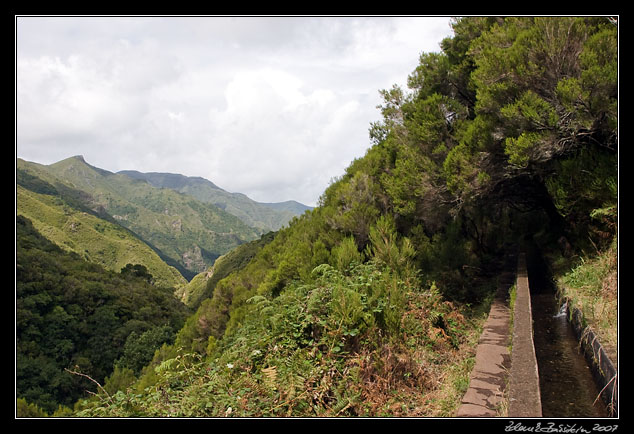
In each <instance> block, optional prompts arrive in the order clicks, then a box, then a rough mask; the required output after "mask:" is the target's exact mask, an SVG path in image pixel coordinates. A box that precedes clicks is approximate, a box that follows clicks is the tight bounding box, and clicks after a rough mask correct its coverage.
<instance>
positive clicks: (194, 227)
mask: <svg viewBox="0 0 634 434" xmlns="http://www.w3.org/2000/svg"><path fill="white" fill-rule="evenodd" d="M18 169H19V170H21V171H23V172H26V173H27V174H28V175H29V176H30V177H38V178H40V179H41V180H43V182H46V183H48V184H50V185H51V186H53V187H54V188H56V189H57V190H58V191H60V190H62V191H67V190H69V189H71V188H72V189H73V190H74V191H76V192H78V193H76V194H75V195H74V196H73V198H74V199H75V202H78V205H81V206H82V207H83V208H84V209H88V210H90V212H92V213H97V214H98V216H99V217H100V218H105V219H108V220H111V221H114V222H116V223H118V224H119V225H120V226H123V227H125V228H126V229H128V230H130V231H132V232H133V233H134V234H136V236H137V237H138V238H140V239H142V240H143V241H144V242H145V243H146V244H148V245H150V246H152V248H153V249H154V250H155V251H156V252H157V253H158V254H159V255H160V256H161V258H162V259H163V261H165V262H166V263H168V264H169V265H172V266H174V267H175V268H177V269H178V271H179V272H180V273H181V274H182V275H183V276H184V277H185V278H187V279H188V280H190V279H191V278H192V277H193V276H195V275H196V274H198V273H199V272H202V271H204V270H205V269H206V268H208V267H209V266H210V265H212V264H213V262H214V261H215V260H216V258H218V257H219V256H220V255H222V254H224V253H227V252H228V251H229V250H231V249H232V248H234V247H236V246H238V245H240V244H242V243H243V242H245V241H250V240H253V239H256V238H257V237H258V236H259V231H258V230H256V229H254V228H251V227H249V226H247V225H246V224H244V223H243V222H242V221H241V220H240V219H238V218H237V217H236V216H233V215H231V214H229V213H227V212H225V211H223V210H222V209H220V208H217V207H215V206H213V205H211V204H207V203H203V202H200V201H197V200H196V199H194V198H192V197H191V196H187V195H184V194H179V193H177V192H175V191H172V190H170V189H160V188H156V187H153V186H152V185H150V184H148V183H147V182H143V181H139V180H134V179H132V178H129V177H128V176H125V175H120V174H114V173H111V172H108V171H105V170H102V169H98V168H96V167H93V166H90V165H89V164H87V163H86V162H85V161H84V160H83V158H81V157H71V158H67V159H66V160H63V161H60V162H58V163H55V164H52V165H50V166H42V165H38V164H35V163H29V162H25V161H21V160H19V161H18Z"/></svg>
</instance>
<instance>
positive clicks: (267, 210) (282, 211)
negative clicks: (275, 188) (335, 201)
mask: <svg viewBox="0 0 634 434" xmlns="http://www.w3.org/2000/svg"><path fill="white" fill-rule="evenodd" d="M119 173H121V174H124V175H127V176H129V177H131V178H134V179H142V180H146V181H147V182H149V183H150V184H152V185H153V186H155V187H159V188H170V189H172V190H175V191H178V192H179V193H183V194H186V195H188V196H191V197H193V198H195V199H197V200H199V201H200V202H204V203H210V204H212V205H214V206H217V207H218V208H221V209H222V210H224V211H226V212H228V213H229V214H232V215H234V216H236V217H238V218H239V219H240V220H242V221H243V222H244V223H245V224H246V225H248V226H250V227H252V228H256V229H258V230H259V231H262V232H268V231H277V230H279V229H280V228H282V226H284V225H285V224H287V223H288V222H289V221H290V220H291V219H292V218H293V217H294V216H296V215H300V214H302V213H303V212H304V211H306V210H307V209H309V207H307V206H305V205H302V204H300V203H297V202H293V201H289V202H282V203H271V204H267V203H259V202H255V201H254V200H251V199H249V198H248V197H247V196H245V195H244V194H241V193H229V192H227V191H225V190H223V189H221V188H220V187H218V186H216V185H215V184H213V183H212V182H210V181H208V180H206V179H203V178H198V177H187V176H183V175H177V174H173V173H140V172H136V171H132V170H125V171H121V172H119Z"/></svg>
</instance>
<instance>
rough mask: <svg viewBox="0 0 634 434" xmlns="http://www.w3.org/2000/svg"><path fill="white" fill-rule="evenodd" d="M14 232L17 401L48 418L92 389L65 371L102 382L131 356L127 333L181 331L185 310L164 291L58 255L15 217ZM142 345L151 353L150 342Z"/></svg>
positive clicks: (59, 252)
mask: <svg viewBox="0 0 634 434" xmlns="http://www.w3.org/2000/svg"><path fill="white" fill-rule="evenodd" d="M16 231H17V232H16V235H17V255H16V340H17V347H16V358H17V365H16V394H17V396H18V397H20V398H24V399H26V400H27V401H28V402H30V403H34V404H36V405H38V406H39V407H40V408H42V409H43V410H44V411H46V412H47V413H49V414H50V413H53V412H54V411H55V409H56V408H57V407H58V406H59V405H60V404H61V405H65V406H72V404H73V403H74V402H75V401H76V400H77V399H78V398H79V397H80V396H81V395H82V394H84V390H86V389H88V390H94V385H93V384H91V383H90V382H87V381H85V379H83V378H78V377H74V376H72V375H70V374H69V373H67V372H65V371H64V369H65V368H68V367H73V368H74V370H79V371H80V372H83V373H85V374H87V375H90V376H91V377H92V378H94V379H95V380H96V381H99V382H103V380H104V378H105V377H106V376H107V375H109V374H110V373H111V372H112V369H113V364H114V362H115V361H116V360H117V359H118V358H119V357H121V356H124V358H125V359H127V358H131V357H132V356H133V351H132V341H133V339H132V338H129V337H130V335H131V334H135V333H136V334H140V335H141V336H143V335H144V332H145V331H148V330H153V328H154V327H162V328H160V330H163V331H167V330H171V331H172V332H173V331H174V330H178V329H180V327H181V326H182V324H183V321H184V318H185V316H186V314H187V311H186V309H185V307H184V306H183V305H182V304H181V303H179V302H178V301H177V300H176V299H174V297H173V296H172V291H173V290H172V289H171V288H159V287H155V286H152V285H150V284H149V283H147V281H146V280H145V279H144V278H138V277H134V276H129V277H127V278H124V277H123V276H122V275H121V274H119V273H114V272H110V271H106V270H104V269H103V268H101V267H100V266H98V265H96V264H91V263H88V262H86V261H84V260H83V259H81V258H79V257H78V256H77V255H75V254H69V253H65V252H63V251H62V250H61V249H60V248H59V247H57V246H55V245H54V244H53V243H51V242H50V241H48V240H47V239H45V238H44V237H42V235H40V234H39V233H38V232H37V231H36V230H35V229H34V228H33V225H32V224H31V222H30V221H29V220H27V219H25V218H23V217H21V216H17V218H16ZM126 340H130V345H128V344H127V343H126ZM144 344H145V345H146V346H147V347H148V349H147V351H150V349H149V347H150V346H151V345H152V343H150V342H147V341H146V342H144ZM151 351H152V352H153V351H154V349H151ZM134 356H135V357H140V355H136V354H135V355H134ZM139 363H142V362H140V361H139Z"/></svg>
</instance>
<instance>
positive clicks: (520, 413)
mask: <svg viewBox="0 0 634 434" xmlns="http://www.w3.org/2000/svg"><path fill="white" fill-rule="evenodd" d="M511 359H512V369H511V377H510V383H509V408H508V415H509V417H541V416H542V403H541V392H540V388H539V371H538V369H537V357H536V355H535V344H534V343H533V316H532V313H531V295H530V288H529V284H528V272H527V270H526V255H525V254H523V253H522V254H520V256H519V260H518V265H517V291H516V297H515V306H514V309H513V353H512V354H511Z"/></svg>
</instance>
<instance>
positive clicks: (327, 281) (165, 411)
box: [78, 261, 485, 417]
mask: <svg viewBox="0 0 634 434" xmlns="http://www.w3.org/2000/svg"><path fill="white" fill-rule="evenodd" d="M313 276H314V279H315V280H314V283H310V284H300V283H295V284H292V285H289V287H287V288H286V289H285V291H283V292H282V293H281V294H280V295H279V296H277V297H275V298H273V299H270V298H267V297H264V296H261V295H256V296H254V297H252V298H250V299H249V300H248V304H249V306H250V314H249V315H248V316H247V317H246V319H245V320H244V322H243V323H242V324H241V326H240V327H237V328H236V329H235V331H234V332H233V333H232V334H231V335H229V336H225V337H224V338H223V339H222V340H220V341H219V342H218V343H217V345H215V347H214V348H213V351H210V354H209V355H208V356H206V357H205V356H202V355H200V354H195V353H190V352H182V353H180V354H178V355H177V356H176V357H173V358H170V359H168V360H165V361H163V362H162V363H161V364H160V365H158V366H157V367H155V368H154V371H155V375H156V377H155V378H156V381H155V382H154V384H153V385H152V386H150V387H147V388H145V390H143V391H137V390H135V389H134V388H133V387H130V388H129V389H128V390H127V391H119V392H117V393H115V394H114V395H112V396H103V395H99V396H97V397H95V398H92V399H91V400H86V401H84V402H83V403H81V404H79V405H78V410H79V412H78V415H80V416H110V417H112V416H125V417H133V416H150V417H155V416H175V417H225V416H238V417H336V416H338V417H342V416H347V417H355V416H367V417H373V416H452V415H453V413H454V412H455V409H456V406H457V405H459V403H460V399H461V398H462V395H463V394H464V391H465V390H466V388H467V387H468V378H469V372H470V370H471V367H472V365H473V356H474V354H475V344H476V342H477V335H478V327H480V326H481V324H482V322H483V320H484V318H485V316H484V315H481V314H474V313H473V310H472V309H471V308H469V307H468V306H466V305H457V304H454V303H451V302H448V301H445V300H444V299H443V297H442V296H441V295H440V293H439V291H438V289H437V288H436V287H435V285H432V286H431V287H430V288H423V287H422V286H421V285H420V284H419V280H418V279H417V278H415V277H414V276H411V275H410V276H406V277H404V276H403V275H398V274H395V273H394V272H392V271H391V270H390V269H389V268H386V267H383V266H382V265H381V264H380V263H379V262H377V261H370V262H368V263H366V264H356V263H353V264H352V265H351V266H350V268H349V269H348V270H345V272H344V271H340V270H337V269H335V268H334V267H332V266H329V265H321V266H319V267H317V268H315V270H314V271H313Z"/></svg>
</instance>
